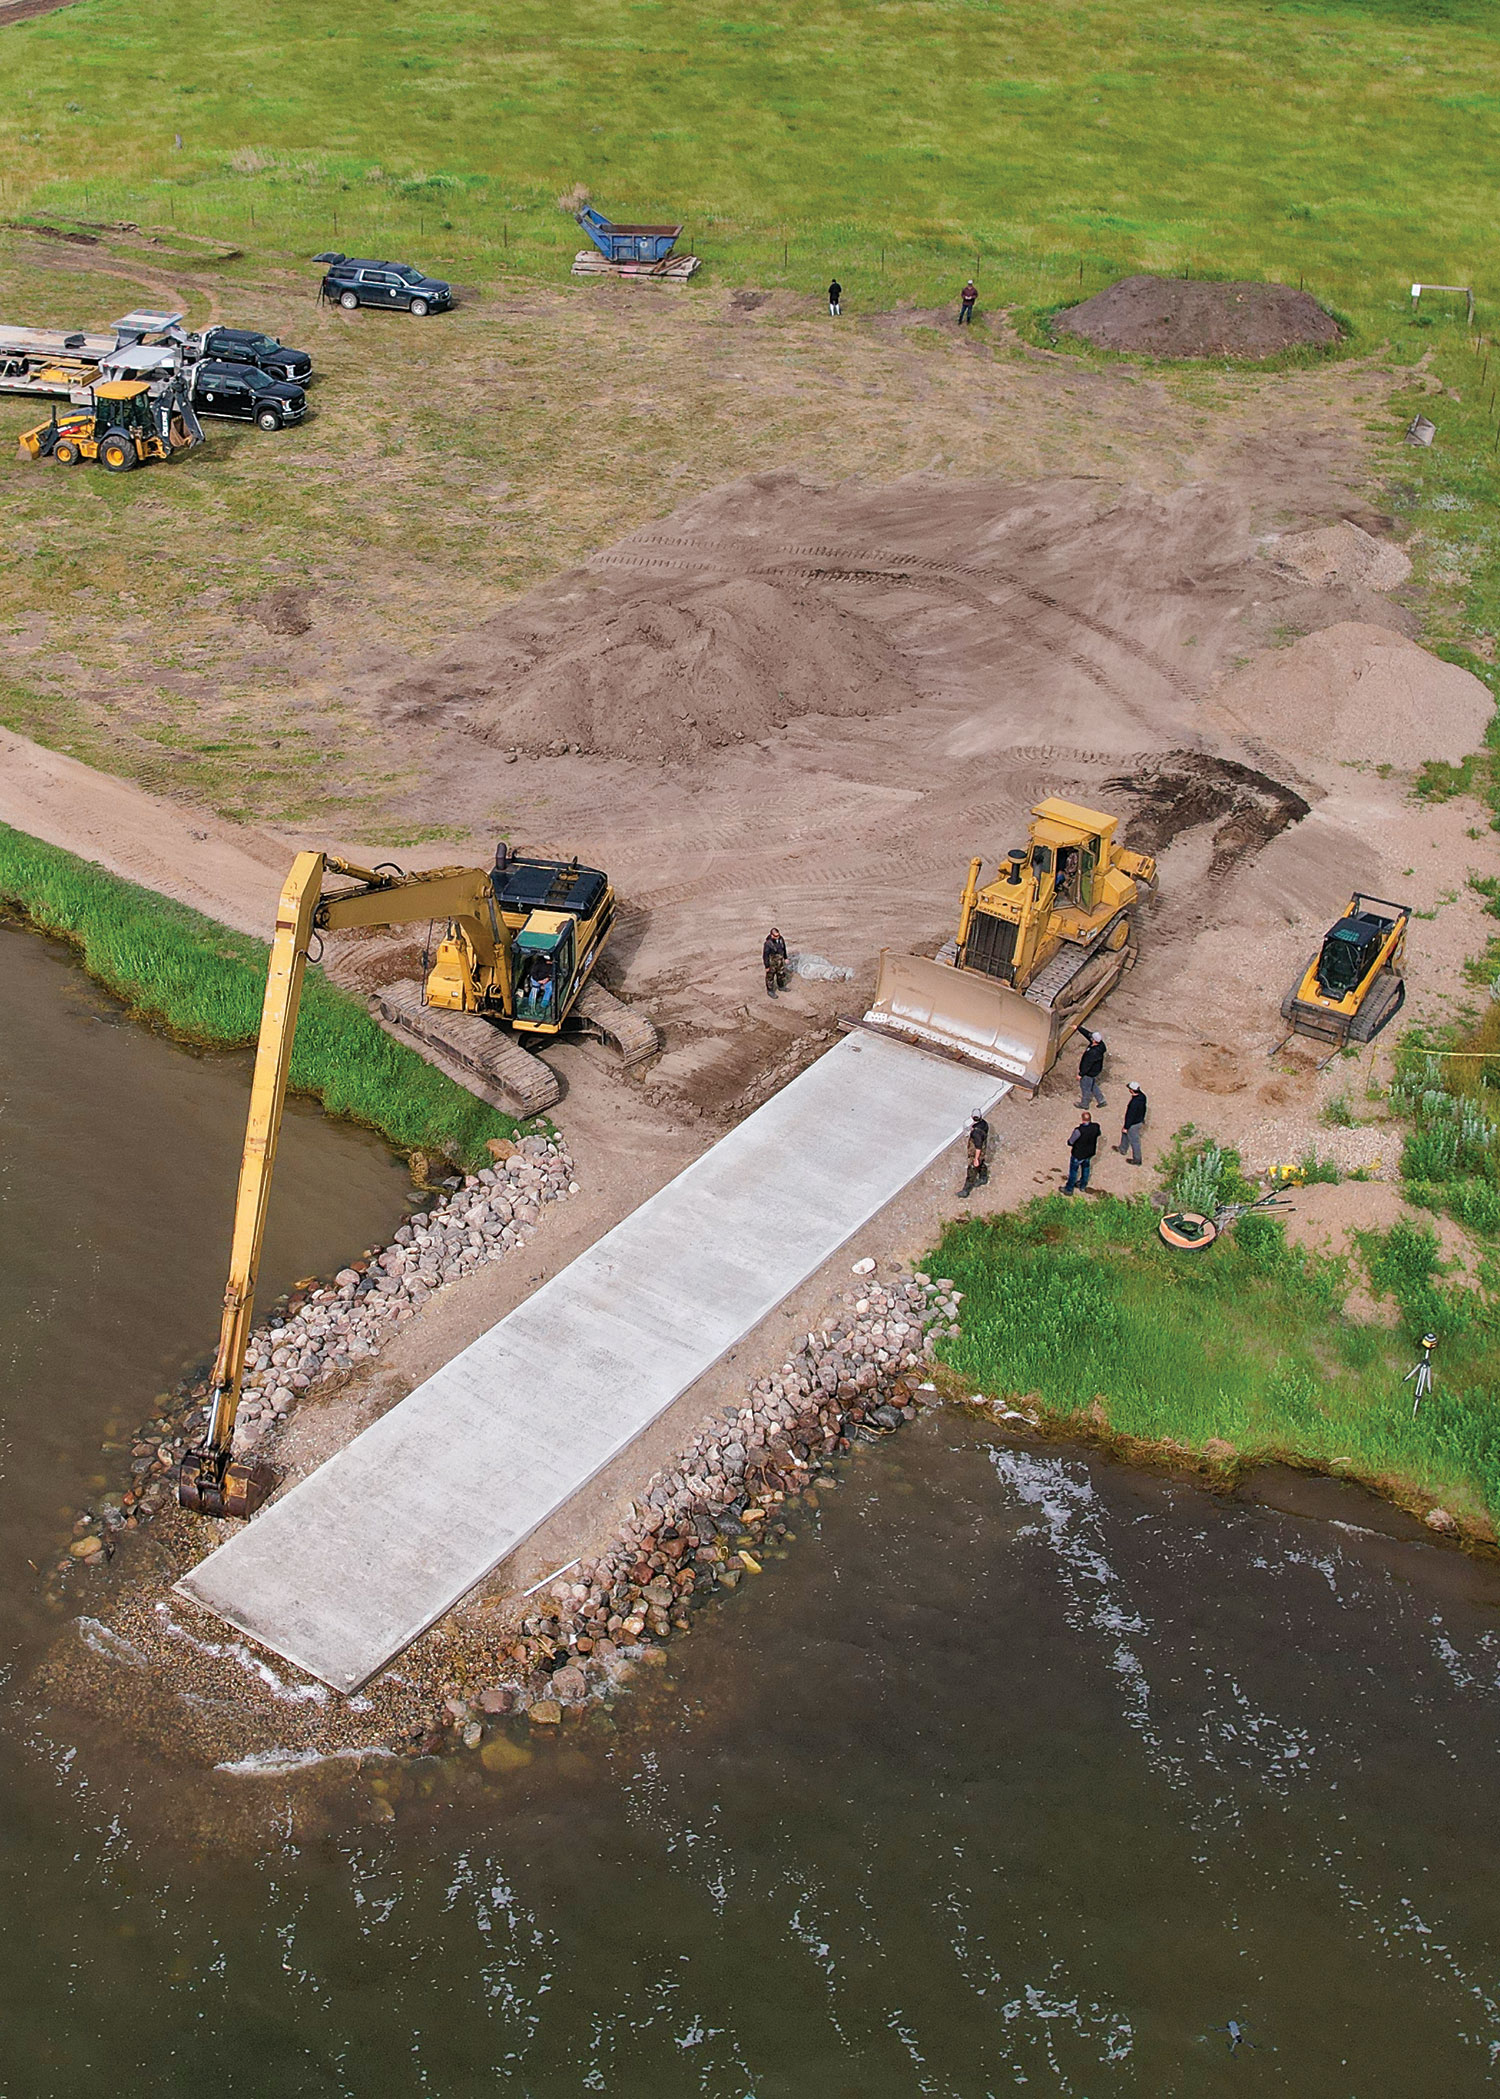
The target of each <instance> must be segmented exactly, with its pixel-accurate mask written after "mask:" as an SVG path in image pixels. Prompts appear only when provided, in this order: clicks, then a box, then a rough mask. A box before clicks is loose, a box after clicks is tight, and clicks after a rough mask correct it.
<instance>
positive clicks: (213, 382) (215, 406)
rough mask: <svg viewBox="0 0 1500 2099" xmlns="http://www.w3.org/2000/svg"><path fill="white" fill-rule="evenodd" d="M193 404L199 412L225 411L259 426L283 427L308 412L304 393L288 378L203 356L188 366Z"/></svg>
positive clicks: (248, 366) (279, 428)
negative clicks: (276, 376) (198, 362)
mask: <svg viewBox="0 0 1500 2099" xmlns="http://www.w3.org/2000/svg"><path fill="white" fill-rule="evenodd" d="M190 371H191V374H192V388H193V406H194V407H195V408H196V409H197V411H198V413H199V415H225V416H230V417H232V418H233V419H234V420H235V421H236V422H240V423H259V425H260V427H261V429H262V430H284V429H285V428H286V426H287V424H288V423H300V422H301V420H302V418H303V416H305V415H306V413H307V396H306V394H305V393H304V392H303V391H302V389H301V387H300V386H294V385H293V384H292V383H291V381H290V380H288V379H272V378H271V377H270V376H269V374H268V373H266V372H258V371H257V370H256V369H255V367H254V365H252V364H224V363H221V362H220V361H219V360H218V359H217V358H212V357H206V358H204V360H203V362H202V363H201V364H195V365H193V366H191V367H190Z"/></svg>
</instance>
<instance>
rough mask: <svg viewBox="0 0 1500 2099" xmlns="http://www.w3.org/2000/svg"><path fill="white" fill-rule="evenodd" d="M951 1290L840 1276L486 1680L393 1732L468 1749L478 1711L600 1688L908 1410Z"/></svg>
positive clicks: (554, 1700)
mask: <svg viewBox="0 0 1500 2099" xmlns="http://www.w3.org/2000/svg"><path fill="white" fill-rule="evenodd" d="M865 1265H866V1264H864V1263H859V1264H856V1272H858V1269H859V1268H862V1267H865ZM873 1265H874V1264H873V1263H871V1264H869V1266H870V1267H871V1268H873ZM958 1302H959V1298H958V1293H956V1292H955V1291H954V1290H953V1286H952V1284H951V1283H949V1282H948V1281H947V1280H946V1279H944V1280H940V1281H937V1282H934V1281H933V1280H932V1279H931V1278H930V1277H927V1276H925V1275H914V1276H912V1277H910V1278H904V1277H898V1278H895V1279H893V1280H892V1281H890V1282H889V1283H887V1284H884V1285H879V1284H877V1283H875V1281H874V1278H873V1276H870V1277H869V1278H868V1280H867V1282H866V1283H865V1285H864V1286H863V1288H862V1290H861V1292H860V1293H858V1294H856V1293H855V1292H854V1291H849V1292H846V1293H845V1296H844V1300H843V1305H842V1307H841V1308H840V1310H839V1312H838V1313H837V1314H836V1315H835V1316H834V1317H833V1318H832V1319H831V1320H830V1321H829V1322H828V1323H827V1324H826V1325H823V1326H821V1327H819V1328H817V1329H816V1330H814V1331H813V1332H810V1333H808V1334H806V1335H804V1336H803V1337H802V1338H801V1340H800V1341H799V1344H798V1346H797V1347H796V1348H795V1349H794V1350H793V1352H792V1354H791V1355H790V1357H789V1358H788V1359H787V1360H786V1361H785V1362H784V1363H782V1364H781V1365H780V1366H779V1368H778V1369H777V1370H776V1371H774V1372H773V1373H771V1374H770V1375H768V1376H762V1377H759V1378H756V1379H755V1380H754V1381H753V1382H752V1383H751V1384H750V1386H749V1388H748V1390H747V1392H746V1396H745V1399H744V1401H743V1402H742V1403H741V1404H740V1405H738V1406H732V1407H725V1408H724V1410H723V1414H722V1417H721V1418H720V1419H719V1420H718V1421H715V1422H711V1423H709V1424H706V1425H705V1426H704V1427H703V1428H701V1429H700V1430H699V1432H698V1433H697V1434H696V1435H695V1436H694V1437H693V1438H692V1439H691V1441H690V1442H689V1443H688V1444H687V1446H686V1447H685V1448H684V1449H683V1450H682V1451H681V1452H680V1453H679V1455H678V1456H677V1458H676V1459H675V1460H674V1461H673V1463H672V1464H670V1465H668V1466H665V1467H664V1468H663V1469H662V1470H661V1471H660V1472H658V1473H657V1475H656V1477H655V1478H654V1479H653V1480H652V1481H651V1483H650V1485H649V1486H648V1488H647V1489H646V1492H645V1495H644V1497H643V1499H642V1501H641V1502H639V1503H634V1504H632V1513H631V1516H630V1518H629V1520H628V1521H627V1522H626V1523H625V1524H624V1525H623V1526H622V1528H621V1530H620V1531H619V1533H618V1535H617V1536H616V1538H615V1540H614V1541H613V1543H612V1544H611V1545H610V1546H609V1547H608V1548H607V1549H606V1551H605V1552H603V1553H602V1554H601V1555H600V1556H599V1557H598V1558H597V1559H593V1560H587V1561H584V1562H582V1563H581V1564H580V1565H578V1566H577V1567H576V1568H573V1569H569V1570H567V1571H566V1574H565V1577H563V1578H559V1579H558V1580H556V1581H554V1582H553V1583H552V1584H551V1586H550V1589H549V1590H548V1593H547V1598H546V1602H545V1604H544V1605H543V1606H542V1607H541V1608H540V1609H538V1610H536V1611H534V1612H533V1613H532V1614H531V1615H530V1616H528V1617H526V1618H525V1619H524V1620H523V1621H522V1624H521V1626H520V1628H519V1632H518V1636H517V1637H515V1638H514V1639H513V1640H512V1641H511V1643H510V1645H509V1646H508V1647H506V1648H505V1649H504V1650H503V1651H501V1652H499V1653H497V1654H496V1655H495V1656H494V1663H495V1670H494V1680H493V1681H491V1682H488V1683H483V1684H482V1685H480V1684H475V1683H474V1682H472V1681H471V1682H470V1683H469V1684H467V1685H466V1684H461V1683H450V1684H446V1685H444V1686H443V1687H442V1690H443V1694H444V1695H443V1703H442V1706H441V1709H440V1710H439V1711H438V1712H436V1713H434V1714H433V1716H432V1717H431V1719H430V1720H429V1721H427V1722H426V1723H424V1724H423V1725H421V1726H418V1727H415V1728H413V1729H412V1730H411V1732H410V1734H409V1735H408V1736H407V1737H406V1738H405V1739H404V1740H403V1741H402V1742H401V1743H400V1744H399V1745H398V1746H399V1747H401V1748H403V1749H405V1750H406V1751H408V1752H409V1753H411V1754H431V1753H433V1752H434V1751H435V1750H437V1749H439V1748H441V1747H442V1746H444V1743H445V1742H446V1741H447V1740H448V1738H449V1736H450V1733H451V1732H457V1734H458V1736H459V1738H460V1739H461V1740H462V1741H463V1743H464V1744H465V1745H466V1746H467V1747H469V1748H471V1749H478V1748H480V1747H481V1746H482V1745H483V1743H484V1742H485V1740H486V1722H487V1720H488V1719H489V1718H490V1717H491V1716H493V1715H498V1714H505V1713H512V1712H522V1711H525V1712H529V1714H530V1718H531V1721H532V1724H533V1725H538V1726H549V1725H556V1724H557V1723H558V1722H560V1721H561V1719H562V1715H563V1711H564V1709H565V1708H566V1707H568V1706H573V1705H581V1704H583V1703H585V1702H586V1701H588V1700H589V1699H590V1698H592V1697H595V1696H598V1695H599V1694H601V1693H603V1692H605V1691H607V1690H609V1689H610V1688H611V1687H612V1686H613V1685H614V1683H615V1682H616V1681H617V1679H618V1677H619V1675H620V1673H621V1668H622V1665H624V1664H629V1663H632V1662H637V1661H641V1660H650V1659H651V1658H652V1655H653V1653H655V1652H659V1647H658V1643H660V1642H662V1641H664V1640H667V1639H669V1638H670V1637H671V1636H672V1634H673V1632H674V1631H675V1632H686V1631H687V1630H688V1629H689V1627H690V1626H691V1624H692V1622H693V1613H694V1612H695V1611H696V1610H698V1609H700V1608H701V1607H702V1606H703V1605H704V1604H705V1603H707V1602H708V1601H709V1600H710V1599H711V1598H712V1597H714V1596H715V1595H716V1594H717V1593H719V1592H720V1591H722V1590H729V1589H733V1588H734V1587H736V1586H737V1584H738V1583H739V1582H740V1581H742V1580H743V1579H745V1577H746V1576H747V1575H754V1574H759V1573H760V1572H761V1571H762V1561H761V1559H760V1558H759V1557H758V1552H757V1548H758V1547H760V1546H761V1545H762V1541H763V1540H765V1539H767V1538H773V1537H779V1536H780V1535H781V1534H782V1532H783V1531H784V1528H785V1526H784V1525H783V1524H782V1522H781V1520H780V1517H781V1512H782V1510H783V1508H784V1506H785V1504H787V1503H788V1502H791V1501H795V1500H796V1499H798V1498H799V1497H800V1498H805V1497H808V1496H812V1497H813V1498H814V1500H815V1498H816V1484H815V1483H816V1481H817V1478H818V1475H819V1474H820V1473H821V1472H822V1471H824V1470H825V1468H826V1467H827V1465H828V1463H829V1461H830V1460H831V1459H832V1458H834V1457H835V1456H837V1455H838V1454H840V1453H842V1452H845V1451H847V1450H848V1449H849V1448H850V1444H851V1441H852V1440H854V1439H856V1438H861V1439H866V1440H870V1439H873V1438H874V1437H876V1436H879V1435H888V1434H889V1433H890V1432H891V1431H892V1430H893V1429H895V1428H897V1427H898V1426H899V1425H900V1423H901V1422H902V1421H903V1420H907V1421H910V1420H913V1419H915V1417H916V1412H917V1406H918V1404H919V1403H921V1402H922V1401H923V1400H924V1399H925V1398H926V1397H927V1396H928V1395H929V1394H932V1391H933V1388H932V1387H931V1386H930V1385H924V1383H923V1367H924V1365H925V1363H926V1361H927V1359H928V1358H929V1357H930V1356H931V1354H932V1352H933V1348H934V1344H935V1342H936V1341H937V1340H938V1339H939V1338H940V1336H942V1335H945V1334H950V1333H956V1332H957V1324H956V1322H957V1314H958ZM934 1396H935V1395H934Z"/></svg>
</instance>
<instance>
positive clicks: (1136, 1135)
mask: <svg viewBox="0 0 1500 2099" xmlns="http://www.w3.org/2000/svg"><path fill="white" fill-rule="evenodd" d="M1145 1120H1146V1096H1145V1094H1144V1093H1142V1091H1141V1089H1140V1087H1139V1086H1137V1084H1136V1083H1135V1080H1134V1079H1132V1080H1131V1081H1130V1098H1129V1099H1128V1100H1127V1101H1126V1103H1125V1127H1124V1128H1123V1129H1122V1130H1121V1132H1120V1143H1119V1153H1120V1157H1121V1158H1122V1159H1125V1158H1128V1159H1129V1161H1130V1163H1131V1165H1132V1166H1139V1165H1140V1163H1141V1125H1142V1123H1143V1122H1144V1121H1145Z"/></svg>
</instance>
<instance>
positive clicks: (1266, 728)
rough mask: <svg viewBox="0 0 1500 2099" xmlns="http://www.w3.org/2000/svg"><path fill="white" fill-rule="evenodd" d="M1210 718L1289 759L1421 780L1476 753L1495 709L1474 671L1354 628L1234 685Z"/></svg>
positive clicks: (1270, 661)
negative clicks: (1428, 767) (1426, 770)
mask: <svg viewBox="0 0 1500 2099" xmlns="http://www.w3.org/2000/svg"><path fill="white" fill-rule="evenodd" d="M1208 711H1209V712H1210V714H1211V715H1212V716H1213V717H1214V718H1215V719H1216V720H1218V721H1220V722H1222V723H1223V724H1224V726H1225V727H1226V728H1229V729H1231V730H1232V731H1233V732H1235V733H1236V734H1239V735H1249V736H1253V737H1255V738H1256V739H1257V740H1258V741H1259V742H1261V743H1265V744H1269V745H1271V746H1272V747H1273V749H1276V750H1279V751H1285V752H1286V753H1287V754H1288V755H1289V756H1301V757H1308V758H1318V759H1323V760H1325V761H1327V762H1328V763H1330V764H1335V765H1337V764H1341V763H1347V762H1348V761H1350V760H1355V761H1359V762H1363V763H1365V764H1368V765H1393V766H1395V767H1396V768H1397V770H1398V771H1401V772H1414V771H1415V770H1416V768H1417V767H1418V766H1419V765H1421V764H1422V763H1423V762H1424V761H1425V760H1426V759H1428V758H1446V759H1447V760H1448V761H1449V762H1450V763H1452V764H1456V763H1457V762H1458V760H1459V759H1461V758H1463V757H1464V756H1466V755H1467V753H1468V752H1470V751H1474V750H1477V749H1478V748H1479V745H1480V742H1481V740H1482V738H1483V736H1484V731H1485V728H1486V726H1487V724H1488V723H1489V722H1490V720H1491V719H1492V717H1493V715H1494V711H1495V703H1494V701H1493V700H1492V699H1491V697H1490V695H1489V693H1488V691H1487V690H1486V689H1485V687H1484V686H1483V685H1481V684H1480V682H1479V680H1478V679H1477V678H1476V677H1474V676H1472V675H1471V673H1470V672H1468V671H1466V670H1460V669H1459V668H1458V666H1457V665H1456V664H1452V663H1443V662H1441V661H1439V659H1438V658H1437V657H1436V656H1430V655H1429V654H1428V653H1427V651H1426V650H1425V649H1422V648H1418V646H1417V644H1416V643H1415V642H1414V641H1408V640H1407V639H1406V637H1405V635H1403V634H1395V633H1393V632H1392V631H1391V630H1390V629H1389V628H1387V627H1371V626H1366V625H1364V624H1363V623H1362V622H1360V621H1356V620H1347V621H1344V622H1343V623H1341V624H1340V625H1339V626H1336V627H1325V628H1324V629H1323V630H1322V632H1321V633H1318V634H1308V635H1306V636H1304V637H1303V639H1302V640H1301V641H1298V642H1294V643H1293V644H1292V646H1291V647H1290V648H1288V649H1281V650H1278V651H1276V652H1275V653H1274V654H1273V655H1270V656H1266V657H1263V658H1262V659H1261V661H1260V662H1259V663H1256V664H1252V665H1251V667H1250V668H1249V669H1248V670H1246V671H1242V672H1241V673H1240V674H1239V676H1237V677H1234V678H1230V679H1228V680H1227V681H1226V682H1225V683H1224V684H1223V685H1221V686H1220V687H1219V689H1218V691H1217V693H1216V694H1215V695H1214V698H1213V701H1212V703H1211V706H1210V708H1209V710H1208Z"/></svg>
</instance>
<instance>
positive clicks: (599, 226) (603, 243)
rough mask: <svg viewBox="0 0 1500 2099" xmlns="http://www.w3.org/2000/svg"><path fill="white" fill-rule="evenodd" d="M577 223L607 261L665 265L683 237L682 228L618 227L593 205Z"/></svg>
mask: <svg viewBox="0 0 1500 2099" xmlns="http://www.w3.org/2000/svg"><path fill="white" fill-rule="evenodd" d="M578 223H579V225H580V226H581V227H582V228H583V230H584V232H585V233H586V234H587V235H588V237H589V239H590V240H591V241H592V242H593V244H594V246H595V247H596V248H597V249H598V250H599V253H600V254H601V255H602V256H603V257H604V259H605V261H606V262H665V261H666V259H667V257H668V256H669V255H670V254H671V252H672V250H673V248H675V247H676V245H677V242H678V240H679V239H680V237H681V234H682V228H681V227H680V226H616V225H615V224H614V223H613V221H612V220H610V219H607V218H605V216H604V214H603V212H599V211H595V210H594V209H593V207H592V206H590V207H589V209H588V210H587V211H581V212H579V214H578Z"/></svg>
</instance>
